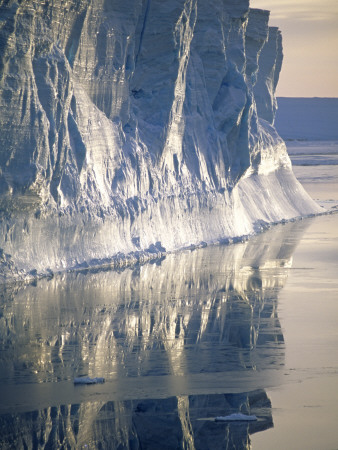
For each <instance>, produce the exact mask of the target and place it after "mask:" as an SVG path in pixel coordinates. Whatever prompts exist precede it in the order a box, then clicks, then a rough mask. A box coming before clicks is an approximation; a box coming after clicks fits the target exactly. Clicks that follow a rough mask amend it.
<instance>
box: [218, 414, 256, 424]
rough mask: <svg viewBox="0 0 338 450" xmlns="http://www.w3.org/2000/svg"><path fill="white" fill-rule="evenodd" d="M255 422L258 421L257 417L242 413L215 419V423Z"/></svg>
mask: <svg viewBox="0 0 338 450" xmlns="http://www.w3.org/2000/svg"><path fill="white" fill-rule="evenodd" d="M254 420H257V417H256V416H247V415H246V414H242V413H234V414H230V416H218V417H215V422H235V421H242V422H253V421H254Z"/></svg>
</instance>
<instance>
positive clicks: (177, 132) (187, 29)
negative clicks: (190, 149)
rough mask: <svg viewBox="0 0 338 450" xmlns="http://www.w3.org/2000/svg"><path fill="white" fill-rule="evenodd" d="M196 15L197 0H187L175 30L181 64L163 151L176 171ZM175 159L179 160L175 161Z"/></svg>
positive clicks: (180, 146)
mask: <svg viewBox="0 0 338 450" xmlns="http://www.w3.org/2000/svg"><path fill="white" fill-rule="evenodd" d="M196 16H197V0H186V2H185V4H184V8H183V11H182V13H181V15H180V17H179V19H178V21H177V23H176V25H175V31H174V39H175V45H176V47H177V49H178V58H179V66H178V73H177V78H176V81H175V88H174V100H173V103H172V107H171V111H170V114H169V122H168V131H167V136H166V143H165V148H164V152H163V160H164V164H165V165H166V166H167V167H168V168H169V169H171V170H172V171H174V172H177V171H179V166H180V164H181V162H182V140H183V133H184V126H185V119H184V116H183V106H184V101H185V93H186V81H187V66H188V63H189V56H190V48H191V41H192V38H193V35H194V27H195V24H196ZM175 157H176V158H175ZM175 161H177V162H176V163H175ZM177 175H178V174H177Z"/></svg>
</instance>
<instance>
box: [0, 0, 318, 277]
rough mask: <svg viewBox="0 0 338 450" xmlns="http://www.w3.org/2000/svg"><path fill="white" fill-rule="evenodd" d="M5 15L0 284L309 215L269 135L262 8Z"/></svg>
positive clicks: (158, 6)
mask: <svg viewBox="0 0 338 450" xmlns="http://www.w3.org/2000/svg"><path fill="white" fill-rule="evenodd" d="M0 17H1V21H2V26H1V30H0V37H1V48H2V51H1V54H0V80H1V82H0V128H1V133H0V249H1V256H0V267H1V269H0V280H1V281H6V280H8V279H10V278H13V277H14V278H25V277H26V276H27V275H29V274H31V275H32V276H35V275H39V274H48V273H52V272H55V271H62V270H67V269H69V268H74V267H83V266H84V265H86V264H89V265H90V264H91V262H93V261H94V265H95V261H99V260H104V259H105V258H107V259H108V260H109V259H112V258H117V259H119V255H121V256H122V259H123V258H124V257H128V255H138V254H139V253H138V252H145V251H146V250H147V249H152V248H153V246H154V247H156V243H159V242H160V243H161V248H163V249H165V250H166V251H173V250H177V249H180V248H185V247H189V246H191V245H199V244H200V243H201V242H207V243H209V242H215V241H217V240H220V239H225V238H234V237H238V236H248V235H251V234H252V233H254V232H256V231H257V229H260V227H261V224H267V223H271V222H278V221H281V220H289V219H291V218H293V217H298V216H304V215H308V214H312V213H317V212H319V211H320V208H319V206H318V205H317V204H316V203H314V202H313V201H312V200H311V199H310V198H309V196H308V195H307V194H306V193H305V191H304V190H303V189H302V187H301V185H300V184H299V183H298V182H297V180H296V179H295V177H294V175H293V173H292V168H291V163H290V159H289V157H288V155H287V152H286V147H285V144H284V142H283V140H282V139H281V138H280V137H279V136H278V134H277V132H276V130H275V128H274V116H275V110H276V101H275V97H274V92H275V88H276V84H277V82H278V77H279V72H280V68H281V63H282V41H281V33H280V31H279V30H278V29H277V28H275V27H269V26H268V19H269V12H268V11H265V10H258V9H249V4H248V1H247V0H238V1H236V2H234V1H233V0H210V1H208V2H206V1H205V0H173V1H170V2H163V1H158V0H156V1H152V2H145V1H142V0H127V1H126V0H116V1H115V2H114V3H113V4H110V3H109V2H106V3H105V5H104V6H102V2H100V1H98V0H85V1H82V0H81V1H80V0H78V1H77V0H73V1H71V2H69V7H67V8H66V7H64V4H63V2H62V1H61V0H55V1H53V2H49V3H44V4H40V3H39V2H36V1H33V0H27V1H25V2H21V3H19V2H17V3H12V2H2V4H1V6H0ZM159 251H161V250H159ZM146 253H147V252H146ZM148 253H149V252H148ZM126 255H127V256H126Z"/></svg>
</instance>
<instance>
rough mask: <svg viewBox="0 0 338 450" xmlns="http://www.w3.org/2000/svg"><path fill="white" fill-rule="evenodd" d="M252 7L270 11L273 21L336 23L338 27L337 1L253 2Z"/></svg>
mask: <svg viewBox="0 0 338 450" xmlns="http://www.w3.org/2000/svg"><path fill="white" fill-rule="evenodd" d="M250 6H251V7H253V8H264V9H269V10H270V11H271V18H272V19H273V20H278V19H283V20H285V19H289V20H294V21H299V20H301V21H314V22H318V21H329V22H331V21H336V23H337V27H338V2H337V0H277V1H273V0H251V2H250Z"/></svg>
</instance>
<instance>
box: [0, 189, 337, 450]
mask: <svg viewBox="0 0 338 450" xmlns="http://www.w3.org/2000/svg"><path fill="white" fill-rule="evenodd" d="M323 182H324V181H323ZM326 188H327V189H328V190H330V186H329V187H326ZM321 192H323V191H321ZM332 196H334V193H332ZM330 201H332V199H331V200H330ZM337 269H338V215H337V214H333V215H330V216H322V217H316V218H313V219H306V220H303V221H299V222H294V223H289V224H285V225H278V226H275V227H272V228H271V229H270V230H268V231H267V232H265V233H263V234H261V235H259V236H256V237H254V238H253V239H251V240H250V241H248V242H246V243H240V244H236V245H232V246H219V247H207V248H204V249H200V250H196V251H193V252H190V251H189V252H182V253H178V254H173V255H168V256H167V257H166V258H165V259H163V260H162V261H158V262H157V263H156V264H145V265H143V266H140V267H136V268H133V269H126V270H124V271H122V272H120V273H118V272H113V271H101V272H87V273H85V272H82V273H72V274H64V275H61V276H55V277H54V278H51V279H43V280H40V281H38V282H37V283H35V284H32V285H28V286H27V285H21V286H20V285H6V286H3V287H2V288H1V292H0V448H5V449H7V448H13V449H16V448H18V449H20V448H91V449H95V448H109V449H115V448H116V449H117V448H119V449H125V448H130V449H138V448H140V449H141V448H142V449H160V448H161V449H166V448H167V449H173V448H189V449H193V448H196V449H218V448H219V449H221V448H222V449H223V448H232V449H248V448H253V449H259V450H260V449H271V448H273V449H286V448H287V449H323V450H325V449H327V450H329V449H331V450H332V449H337V448H338V429H337V427H336V422H337V417H338V407H337V405H338V327H337V325H336V324H337V318H338V304H337V302H338V281H337V273H338V270H337ZM79 376H90V377H104V378H105V380H106V381H105V383H104V384H97V385H90V386H75V385H74V383H73V380H74V378H75V377H79ZM236 412H241V413H243V414H251V415H252V414H253V415H256V417H257V419H258V420H257V421H255V422H250V423H249V422H240V423H231V422H221V423H220V422H215V421H214V418H215V417H216V416H219V415H222V416H224V415H228V414H231V413H236Z"/></svg>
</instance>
